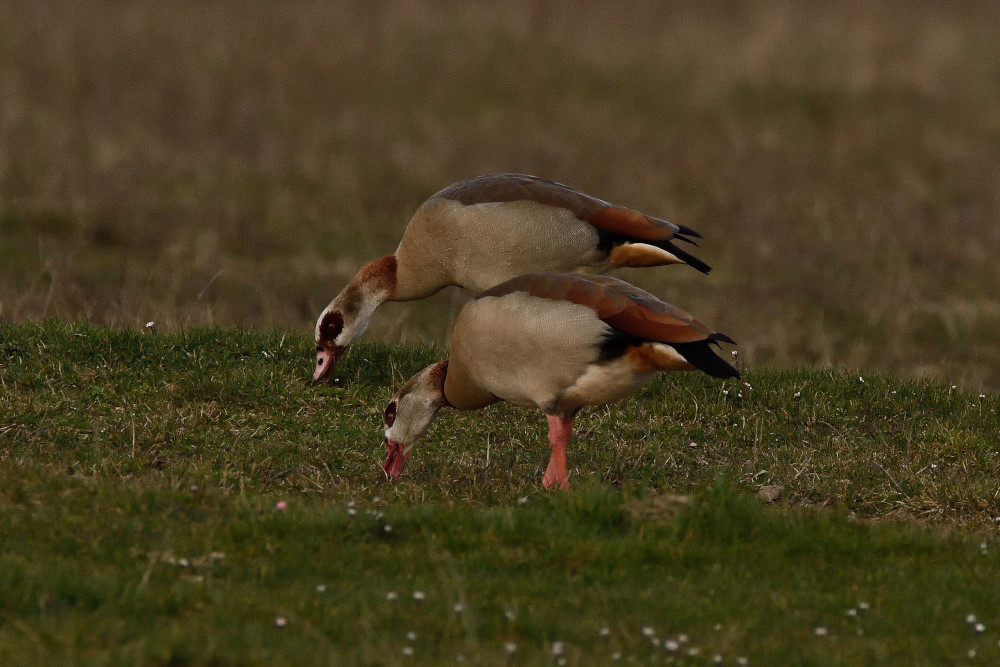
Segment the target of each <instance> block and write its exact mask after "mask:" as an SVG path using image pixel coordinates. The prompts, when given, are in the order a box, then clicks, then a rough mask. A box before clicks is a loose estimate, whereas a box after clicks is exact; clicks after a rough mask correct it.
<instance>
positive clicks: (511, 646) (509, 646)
mask: <svg viewBox="0 0 1000 667" xmlns="http://www.w3.org/2000/svg"><path fill="white" fill-rule="evenodd" d="M503 650H505V651H507V653H514V652H515V651H517V644H516V643H515V642H506V643H505V644H504V645H503Z"/></svg>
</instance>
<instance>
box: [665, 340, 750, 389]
mask: <svg viewBox="0 0 1000 667" xmlns="http://www.w3.org/2000/svg"><path fill="white" fill-rule="evenodd" d="M713 335H722V334H713ZM670 346H671V347H673V348H674V349H675V350H677V353H678V354H680V355H681V356H682V357H684V360H685V361H687V362H688V363H689V364H692V365H694V366H696V367H697V368H698V370H701V371H704V372H705V373H708V374H709V375H711V376H712V377H714V378H739V377H742V376H741V375H740V372H739V371H738V370H736V369H735V368H734V367H733V366H732V365H731V364H730V363H729V362H728V361H726V360H725V359H723V358H722V357H720V356H719V355H717V354H716V353H715V352H713V351H712V348H711V347H709V341H707V340H699V341H695V342H693V343H671V344H670Z"/></svg>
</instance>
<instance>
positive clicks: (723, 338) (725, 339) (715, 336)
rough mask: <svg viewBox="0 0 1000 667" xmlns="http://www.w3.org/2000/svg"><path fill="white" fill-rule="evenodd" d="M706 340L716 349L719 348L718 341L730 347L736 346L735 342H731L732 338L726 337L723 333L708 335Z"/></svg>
mask: <svg viewBox="0 0 1000 667" xmlns="http://www.w3.org/2000/svg"><path fill="white" fill-rule="evenodd" d="M708 339H709V340H710V341H712V343H713V344H714V345H715V346H716V347H718V346H719V341H722V342H723V343H729V344H730V345H736V344H737V343H736V341H735V340H733V339H732V338H730V337H729V336H727V335H726V334H724V333H719V332H718V331H716V332H715V333H714V334H712V335H710V336H709V337H708Z"/></svg>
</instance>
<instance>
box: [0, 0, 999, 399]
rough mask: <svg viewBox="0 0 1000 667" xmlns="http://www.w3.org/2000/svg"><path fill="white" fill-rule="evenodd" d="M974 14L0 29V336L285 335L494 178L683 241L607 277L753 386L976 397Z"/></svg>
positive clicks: (804, 11)
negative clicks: (649, 299)
mask: <svg viewBox="0 0 1000 667" xmlns="http://www.w3.org/2000/svg"><path fill="white" fill-rule="evenodd" d="M997 7H998V6H997V5H995V4H988V3H966V2H958V3H910V2H888V3H867V2H842V3H805V2H803V3H788V2H758V3H741V4H739V5H735V4H734V3H727V2H708V3H705V2H700V3H669V4H667V3H657V2H635V3H629V4H628V5H624V6H623V5H619V4H617V3H600V2H592V3H585V4H584V3H577V2H573V3H570V2H566V3H535V2H523V3H504V4H499V5H498V4H493V3H461V2H455V3H445V2H433V3H416V2H410V1H408V0H407V1H403V0H399V1H394V2H384V3H367V2H357V3H345V2H336V3H313V2H287V3H264V2H251V3H247V2H236V1H235V0H234V1H229V2H214V3H203V2H195V1H190V2H180V1H176V2H154V1H152V0H147V1H142V2H131V3H103V2H96V1H85V0H80V1H75V2H70V1H68V0H67V1H65V2H51V3H31V2H9V1H0V16H3V20H2V21H0V318H4V319H8V320H24V319H36V318H43V317H62V318H75V317H83V318H86V319H87V320H89V321H92V322H96V323H111V324H116V325H124V326H128V327H137V326H142V325H143V324H144V323H145V322H146V321H147V320H155V321H156V322H157V325H158V326H160V327H162V328H175V327H181V326H188V325H192V324H198V323H206V322H213V323H219V324H232V325H239V326H253V327H274V328H278V329H284V330H297V331H309V330H310V329H311V325H312V321H313V318H314V317H315V315H316V314H317V313H318V311H319V310H320V309H321V308H322V307H323V306H324V305H325V304H326V302H327V300H328V299H329V298H330V297H332V296H333V295H334V294H335V293H336V292H337V291H338V290H339V288H340V287H341V286H342V285H343V283H344V282H345V281H346V280H347V279H348V277H349V276H350V275H351V274H352V273H353V271H354V270H356V269H357V267H358V266H360V264H361V263H363V262H364V261H366V260H367V259H370V258H372V257H374V256H376V255H378V254H381V253H384V252H389V251H391V250H392V249H393V247H394V246H395V242H396V240H397V239H398V237H399V235H400V233H401V231H402V229H403V227H404V225H405V223H406V221H407V219H408V217H409V215H410V213H411V212H412V211H413V209H414V208H415V207H416V206H417V205H418V204H419V203H420V202H421V201H422V200H423V199H424V198H425V197H426V196H428V195H429V194H431V193H433V192H434V191H436V190H437V189H439V188H441V187H443V186H445V185H447V184H449V183H451V182H453V181H456V180H460V179H462V178H466V177H468V176H472V175H476V174H480V173H485V172H494V171H522V172H528V173H534V174H538V175H541V176H545V177H549V178H553V179H556V180H560V181H563V182H565V183H568V184H571V185H573V186H575V187H578V188H581V189H583V190H585V191H587V192H590V193H593V194H595V195H598V196H601V197H603V198H606V199H609V200H612V201H615V202H617V203H621V204H624V205H629V206H633V207H636V208H639V209H640V210H645V211H647V212H650V213H652V214H655V215H658V216H661V217H665V218H667V219H670V220H674V221H677V222H680V223H682V224H686V225H690V226H692V227H694V228H696V229H698V230H700V231H701V232H702V233H703V234H704V236H705V241H704V243H703V244H702V249H701V252H700V256H701V257H703V258H704V259H705V260H706V261H708V262H709V263H710V264H712V265H713V267H714V268H715V270H714V271H713V272H712V274H711V275H710V276H709V277H707V278H706V277H704V276H702V275H700V274H698V273H697V272H695V271H691V270H689V269H685V268H683V267H673V268H664V269H647V270H645V271H642V272H633V273H629V274H628V276H627V277H628V278H630V279H633V280H635V281H636V282H638V283H640V284H641V285H643V286H645V287H647V288H650V289H653V290H654V291H655V292H657V293H658V294H660V295H662V296H664V297H665V298H666V299H667V300H669V301H672V302H674V303H676V304H677V305H679V306H681V307H683V308H685V309H687V310H689V311H691V312H692V313H694V314H695V315H696V316H698V317H699V318H701V319H703V320H704V321H706V322H708V323H711V324H712V325H713V326H715V327H717V328H718V329H720V330H722V331H726V332H727V333H729V334H730V335H732V336H733V337H734V338H736V339H737V340H739V341H740V343H741V350H742V356H743V358H744V359H745V360H746V361H748V362H750V363H754V364H761V365H772V366H786V365H798V364H804V365H818V366H837V367H854V366H865V367H870V368H878V369H881V370H884V371H888V372H896V373H901V374H905V375H925V374H931V375H937V376H942V377H947V378H950V379H952V380H954V381H956V382H960V383H962V384H964V385H966V386H970V387H973V388H978V387H980V386H990V387H997V386H1000V348H998V346H997V345H996V339H997V337H998V335H1000V296H998V294H997V291H996V290H997V286H998V285H1000V269H998V263H997V262H996V261H995V259H994V257H995V255H996V247H997V245H998V242H1000V224H998V221H1000V216H998V212H1000V211H998V209H1000V189H998V187H997V182H998V175H1000V168H998V167H1000V49H998V48H997V44H1000V11H998V8H997ZM449 298H450V297H448V296H447V295H446V296H444V297H438V298H435V299H433V300H432V301H431V302H430V304H428V303H426V302H424V303H420V304H416V305H408V306H393V307H390V308H387V309H386V312H385V313H383V314H382V316H381V317H380V318H379V320H378V322H377V326H376V327H374V328H373V331H372V333H373V335H375V336H378V337H382V338H386V339H405V340H416V339H420V338H434V337H440V336H441V335H442V334H443V332H444V331H446V324H447V317H445V316H446V315H447V311H448V309H449V308H451V303H450V301H449ZM303 365H304V368H308V366H309V365H310V364H309V360H303Z"/></svg>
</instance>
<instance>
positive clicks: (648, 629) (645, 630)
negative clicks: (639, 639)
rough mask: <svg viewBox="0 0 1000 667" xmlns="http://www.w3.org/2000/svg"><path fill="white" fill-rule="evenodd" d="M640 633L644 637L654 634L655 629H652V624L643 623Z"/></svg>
mask: <svg viewBox="0 0 1000 667" xmlns="http://www.w3.org/2000/svg"><path fill="white" fill-rule="evenodd" d="M642 634H643V636H645V637H652V636H654V635H655V634H656V630H654V629H653V628H652V626H649V625H644V626H643V627H642Z"/></svg>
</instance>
